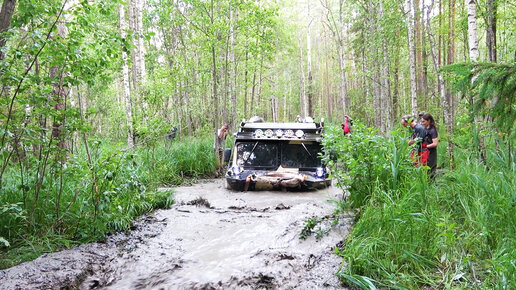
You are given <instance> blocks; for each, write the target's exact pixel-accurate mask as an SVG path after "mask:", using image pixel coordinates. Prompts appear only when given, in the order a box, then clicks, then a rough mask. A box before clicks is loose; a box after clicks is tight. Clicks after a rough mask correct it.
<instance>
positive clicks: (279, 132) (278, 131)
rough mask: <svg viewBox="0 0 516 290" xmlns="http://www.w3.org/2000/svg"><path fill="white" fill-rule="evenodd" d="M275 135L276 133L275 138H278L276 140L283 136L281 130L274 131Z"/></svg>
mask: <svg viewBox="0 0 516 290" xmlns="http://www.w3.org/2000/svg"><path fill="white" fill-rule="evenodd" d="M275 133H276V137H278V138H281V136H283V130H281V129H278V130H276V132H275Z"/></svg>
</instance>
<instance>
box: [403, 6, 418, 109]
mask: <svg viewBox="0 0 516 290" xmlns="http://www.w3.org/2000/svg"><path fill="white" fill-rule="evenodd" d="M412 1H413V0H407V1H406V2H405V3H406V9H407V10H408V11H407V12H408V13H407V24H408V25H407V26H408V43H409V57H410V99H411V100H412V115H413V116H416V115H417V89H416V88H417V80H416V46H415V45H414V32H415V31H414V19H415V16H414V9H413V7H414V5H413V3H412Z"/></svg>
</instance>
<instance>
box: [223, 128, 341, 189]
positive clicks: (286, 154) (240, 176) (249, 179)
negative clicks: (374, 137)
mask: <svg viewBox="0 0 516 290" xmlns="http://www.w3.org/2000/svg"><path fill="white" fill-rule="evenodd" d="M323 131H324V120H322V121H321V122H320V123H315V122H313V120H312V119H311V118H310V120H309V121H306V122H297V123H266V122H263V120H262V119H261V118H257V119H255V120H253V119H250V121H245V120H244V121H242V123H241V124H240V126H239V127H238V131H237V132H236V133H235V134H234V136H235V144H234V146H233V150H232V152H231V155H230V156H227V158H226V160H227V161H228V162H229V165H228V169H227V172H226V182H227V183H226V186H227V188H229V189H234V190H240V191H247V190H287V189H295V190H306V189H321V188H326V187H328V186H330V185H331V179H330V178H329V177H328V176H329V174H328V170H327V168H326V166H324V164H323V163H322V161H321V154H322V153H323V151H322V145H321V140H322V134H323Z"/></svg>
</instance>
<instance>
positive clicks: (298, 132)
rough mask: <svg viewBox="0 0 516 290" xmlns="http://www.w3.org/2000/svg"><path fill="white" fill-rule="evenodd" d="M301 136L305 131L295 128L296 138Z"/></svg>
mask: <svg viewBox="0 0 516 290" xmlns="http://www.w3.org/2000/svg"><path fill="white" fill-rule="evenodd" d="M303 136H305V132H303V130H297V131H296V137H297V138H301V137H303Z"/></svg>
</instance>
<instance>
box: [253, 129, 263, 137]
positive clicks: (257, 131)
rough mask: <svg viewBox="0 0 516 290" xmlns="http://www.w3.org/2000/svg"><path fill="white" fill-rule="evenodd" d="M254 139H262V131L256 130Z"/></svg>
mask: <svg viewBox="0 0 516 290" xmlns="http://www.w3.org/2000/svg"><path fill="white" fill-rule="evenodd" d="M254 137H257V138H260V137H263V130H262V129H258V130H256V131H254Z"/></svg>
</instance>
